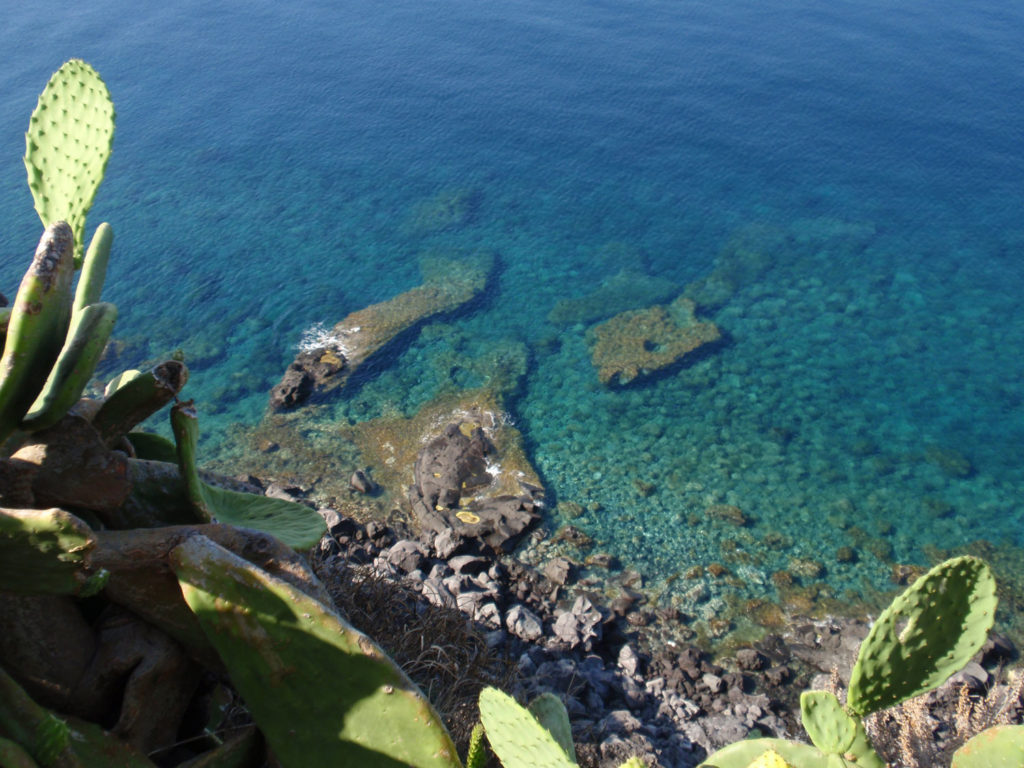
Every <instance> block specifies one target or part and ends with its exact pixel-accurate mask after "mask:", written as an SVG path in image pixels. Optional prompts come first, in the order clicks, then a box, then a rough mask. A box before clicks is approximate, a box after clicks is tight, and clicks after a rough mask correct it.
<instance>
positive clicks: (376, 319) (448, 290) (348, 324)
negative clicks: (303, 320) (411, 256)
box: [270, 254, 493, 410]
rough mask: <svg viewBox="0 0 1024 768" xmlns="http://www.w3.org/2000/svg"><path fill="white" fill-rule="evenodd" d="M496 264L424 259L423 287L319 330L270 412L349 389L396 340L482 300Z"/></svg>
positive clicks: (275, 393) (487, 258)
mask: <svg viewBox="0 0 1024 768" xmlns="http://www.w3.org/2000/svg"><path fill="white" fill-rule="evenodd" d="M492 264H493V257H492V256H491V255H490V254H480V255H479V256H477V257H475V258H472V259H465V260H462V259H460V260H456V259H447V258H443V257H431V258H428V259H424V260H423V261H422V262H421V269H422V271H423V277H424V283H423V285H420V286H418V287H416V288H413V289H412V290H409V291H406V292H405V293H401V294H399V295H398V296H395V297H394V298H392V299H388V300H387V301H383V302H381V303H379V304H373V305H372V306H369V307H366V308H365V309H361V310H359V311H357V312H353V313H352V314H350V315H349V316H348V317H346V318H345V319H344V320H342V321H341V322H340V323H337V324H336V325H335V326H334V327H333V328H331V329H330V331H324V330H314V332H313V333H312V334H310V338H308V339H307V340H306V341H305V342H304V343H303V344H302V345H300V351H299V354H298V355H296V357H295V360H294V361H292V363H291V365H289V366H288V369H287V370H286V371H285V374H284V377H283V378H282V379H281V382H280V383H279V384H278V385H277V386H275V387H274V388H273V389H272V390H271V391H270V407H271V408H272V409H273V410H281V409H284V408H291V407H294V406H297V405H300V404H301V403H303V402H304V401H305V400H307V399H308V398H309V397H310V396H311V395H312V394H313V393H314V392H327V391H330V390H333V389H338V388H340V387H343V386H345V383H346V382H347V381H348V380H349V378H350V377H351V376H352V374H353V373H355V372H356V370H358V369H359V367H360V366H361V365H362V364H363V363H365V362H366V361H367V360H368V359H369V358H370V357H372V356H373V355H374V353H376V352H378V351H379V350H380V349H381V348H383V347H384V346H386V345H387V344H388V342H390V341H392V340H394V339H395V337H396V336H398V335H399V334H401V333H402V332H404V331H407V330H409V329H410V328H413V327H414V326H416V325H419V324H420V323H423V322H425V321H426V320H428V319H429V318H431V317H434V316H436V315H439V314H441V313H443V312H451V311H452V310H454V309H458V308H459V307H460V306H462V305H463V304H465V303H466V302H468V301H470V300H471V299H472V298H474V297H475V296H477V295H478V294H479V293H480V292H481V291H482V290H483V289H484V285H485V284H486V282H487V275H488V273H489V272H490V269H491V266H492Z"/></svg>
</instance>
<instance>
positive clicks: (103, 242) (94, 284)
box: [72, 222, 114, 313]
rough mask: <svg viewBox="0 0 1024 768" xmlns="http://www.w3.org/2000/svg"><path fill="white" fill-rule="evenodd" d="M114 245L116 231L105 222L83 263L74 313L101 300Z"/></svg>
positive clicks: (97, 232) (76, 290) (97, 229)
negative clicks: (111, 249)
mask: <svg viewBox="0 0 1024 768" xmlns="http://www.w3.org/2000/svg"><path fill="white" fill-rule="evenodd" d="M113 243H114V230H113V229H112V228H111V226H110V225H109V224H107V223H106V222H103V223H102V224H100V225H99V226H98V227H96V232H95V233H93V236H92V241H91V242H90V243H89V250H88V251H87V252H86V254H85V261H84V262H82V271H81V274H80V275H79V276H78V287H77V288H75V303H74V306H73V307H72V311H73V312H74V313H78V312H81V311H82V310H83V309H85V308H86V307H87V306H89V305H90V304H95V303H96V302H98V301H99V300H100V295H101V294H102V293H103V283H104V281H106V279H107V262H108V261H109V260H110V247H111V245H113Z"/></svg>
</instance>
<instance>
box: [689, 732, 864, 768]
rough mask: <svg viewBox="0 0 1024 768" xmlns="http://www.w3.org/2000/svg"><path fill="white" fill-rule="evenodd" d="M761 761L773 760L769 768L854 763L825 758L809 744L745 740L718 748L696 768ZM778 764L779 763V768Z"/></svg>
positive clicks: (831, 767)
mask: <svg viewBox="0 0 1024 768" xmlns="http://www.w3.org/2000/svg"><path fill="white" fill-rule="evenodd" d="M762 758H765V759H769V758H770V759H772V760H775V762H774V763H772V762H768V765H769V766H772V768H775V766H776V765H784V766H787V768H824V766H828V768H840V766H842V767H843V768H852V767H853V766H855V765H856V763H851V762H848V761H846V760H844V759H843V758H842V757H839V756H838V755H825V754H822V753H821V752H820V751H819V750H817V749H815V748H814V747H812V746H810V745H809V744H801V743H799V742H796V741H786V740H785V739H745V740H743V741H737V742H736V743H735V744H730V745H729V746H727V747H722V748H721V749H720V750H718V751H717V752H715V753H714V754H713V755H711V756H709V757H708V759H707V760H705V761H704V762H703V763H701V764H700V766H699V768H751V766H756V765H757V761H758V760H760V759H762ZM778 760H782V761H783V762H782V763H781V764H780V763H778Z"/></svg>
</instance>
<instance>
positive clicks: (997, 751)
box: [952, 725, 1024, 768]
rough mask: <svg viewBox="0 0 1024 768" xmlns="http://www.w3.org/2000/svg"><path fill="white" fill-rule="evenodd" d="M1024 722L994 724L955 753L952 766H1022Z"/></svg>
mask: <svg viewBox="0 0 1024 768" xmlns="http://www.w3.org/2000/svg"><path fill="white" fill-rule="evenodd" d="M1021 766H1024V725H995V726H993V727H991V728H989V729H987V730H984V731H982V732H981V733H979V734H978V735H977V736H975V737H974V738H972V739H971V740H970V741H968V742H967V743H966V744H964V745H963V746H962V747H960V749H958V750H957V751H956V752H955V753H953V764H952V768H1021Z"/></svg>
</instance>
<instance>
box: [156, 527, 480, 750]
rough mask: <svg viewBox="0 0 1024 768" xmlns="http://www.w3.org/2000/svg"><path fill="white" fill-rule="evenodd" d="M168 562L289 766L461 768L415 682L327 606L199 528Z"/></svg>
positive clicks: (233, 678)
mask: <svg viewBox="0 0 1024 768" xmlns="http://www.w3.org/2000/svg"><path fill="white" fill-rule="evenodd" d="M170 561H171V567H172V568H173V569H174V571H175V573H176V574H177V576H178V579H179V581H180V583H181V591H182V593H183V594H184V596H185V600H186V602H187V603H188V605H189V607H190V608H191V609H192V610H193V611H194V612H195V614H196V616H197V617H198V618H199V623H200V624H201V625H202V627H203V631H205V632H206V634H207V637H208V638H209V640H210V642H211V643H212V644H213V645H214V647H215V648H216V649H217V652H218V654H220V657H221V659H222V661H223V662H224V665H225V666H226V667H227V668H228V672H229V673H230V674H231V681H232V683H233V684H234V685H235V687H236V688H237V690H238V692H239V693H240V694H241V695H242V698H243V699H244V700H245V703H246V705H247V707H248V708H249V710H250V712H251V713H252V715H253V718H254V719H255V721H256V724H257V725H258V726H259V728H260V730H261V731H262V732H263V735H264V736H265V737H266V740H267V742H268V743H269V744H270V746H271V748H272V749H273V750H274V754H275V755H276V757H277V759H278V760H279V761H280V763H281V765H282V766H284V768H334V767H335V766H339V765H359V766H366V767H367V768H374V767H378V768H385V767H387V766H390V767H393V766H397V765H404V766H414V767H415V768H461V764H460V763H459V759H458V756H457V755H456V753H455V745H454V744H453V743H452V740H451V738H450V737H449V736H448V732H447V731H446V730H445V727H444V725H443V724H442V722H441V720H440V718H439V717H438V715H437V713H436V712H435V711H434V710H433V709H432V708H431V706H430V704H429V702H428V701H427V700H426V699H425V698H424V696H423V694H422V693H420V691H419V689H417V688H416V686H415V685H414V684H413V683H412V682H411V681H410V680H409V678H407V677H406V676H405V674H404V673H403V672H402V671H401V670H400V669H399V668H398V667H397V666H396V665H395V664H394V663H393V662H392V661H391V660H390V659H389V658H388V657H387V656H386V655H384V653H383V652H382V651H381V650H380V648H378V647H377V646H376V645H375V644H374V643H373V641H371V640H370V638H368V637H367V636H366V635H364V634H363V633H362V632H359V631H358V630H356V629H354V628H353V627H351V626H350V625H348V624H347V623H346V622H345V621H344V620H342V619H341V618H340V617H339V616H338V614H337V613H335V612H334V611H333V610H331V609H330V608H328V607H327V606H325V605H323V604H322V603H320V602H318V601H317V600H314V599H313V598H311V597H309V596H307V595H305V594H303V593H302V592H300V591H299V590H297V589H296V588H295V587H293V586H291V585H289V584H288V583H286V582H284V581H281V580H279V579H276V578H274V577H273V576H271V575H270V574H268V573H267V572H266V571H263V570H262V569H260V568H257V567H256V566H254V565H253V564H252V563H249V562H246V561H245V560H243V559H241V558H240V557H237V556H236V555H233V554H232V553H231V552H229V551H228V550H226V549H224V548H222V547H220V546H218V545H216V544H214V543H213V542H212V541H210V540H209V539H207V538H205V537H202V536H193V537H192V538H190V539H188V540H187V541H185V542H184V543H183V544H181V545H179V546H178V547H176V548H175V549H174V550H173V551H172V552H171V557H170Z"/></svg>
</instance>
